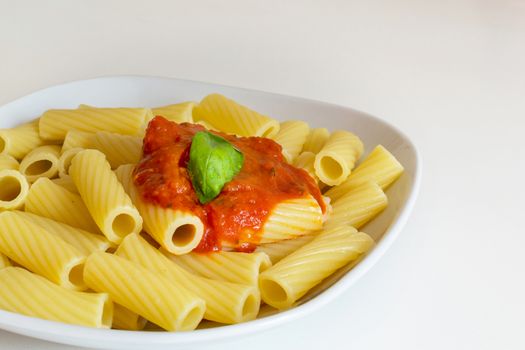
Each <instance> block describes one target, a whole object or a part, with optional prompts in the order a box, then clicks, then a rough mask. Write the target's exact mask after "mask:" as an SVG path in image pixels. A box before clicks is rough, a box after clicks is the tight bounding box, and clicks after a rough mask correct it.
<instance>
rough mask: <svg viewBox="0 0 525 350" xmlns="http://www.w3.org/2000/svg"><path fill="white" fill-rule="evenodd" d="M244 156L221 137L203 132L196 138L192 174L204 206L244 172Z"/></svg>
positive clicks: (190, 167) (191, 165)
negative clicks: (242, 170)
mask: <svg viewBox="0 0 525 350" xmlns="http://www.w3.org/2000/svg"><path fill="white" fill-rule="evenodd" d="M243 162H244V155H243V154H242V153H241V152H240V151H239V150H237V149H236V148H235V147H233V146H232V145H231V144H230V143H229V142H228V141H226V140H225V139H223V138H222V137H220V136H217V135H214V134H212V133H210V132H207V131H201V132H198V133H196V134H195V136H193V140H192V142H191V147H190V160H189V162H188V171H189V174H190V178H191V182H192V184H193V188H194V189H195V192H196V193H197V197H198V198H199V201H200V202H201V203H202V204H205V203H208V202H209V201H211V200H212V199H214V198H215V197H217V196H218V195H219V193H221V191H222V188H223V187H224V185H225V184H227V183H228V182H230V181H231V180H232V179H233V178H234V177H235V175H237V174H238V173H239V171H241V168H242V165H243Z"/></svg>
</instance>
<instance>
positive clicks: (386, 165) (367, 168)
mask: <svg viewBox="0 0 525 350" xmlns="http://www.w3.org/2000/svg"><path fill="white" fill-rule="evenodd" d="M402 173H403V166H402V165H401V163H399V162H398V160H397V159H396V158H395V157H394V156H393V155H392V154H391V153H390V152H388V150H387V149H386V148H384V147H383V146H381V145H378V146H377V147H376V148H374V150H373V151H372V152H370V154H369V155H368V156H367V157H366V159H365V160H363V162H362V163H361V164H359V165H358V166H357V168H355V170H354V171H353V172H352V173H351V174H350V176H349V177H348V179H346V181H345V182H343V183H342V184H340V185H339V186H335V187H333V188H331V189H330V190H328V191H327V192H326V193H325V195H326V196H328V197H330V198H331V199H332V200H334V201H335V200H337V199H339V198H340V197H342V196H343V195H344V194H345V193H347V192H348V191H349V190H351V189H352V188H355V187H357V186H358V185H360V184H362V183H364V182H366V181H374V182H376V183H377V184H378V185H379V186H380V187H381V188H382V189H383V190H385V189H386V188H388V186H390V184H391V183H393V182H394V181H396V180H397V178H398V177H399V176H401V174H402Z"/></svg>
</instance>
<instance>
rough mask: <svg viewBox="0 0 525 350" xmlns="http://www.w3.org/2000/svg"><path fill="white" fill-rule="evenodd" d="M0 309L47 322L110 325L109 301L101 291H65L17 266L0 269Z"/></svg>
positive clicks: (111, 317) (107, 326) (111, 314)
mask: <svg viewBox="0 0 525 350" xmlns="http://www.w3.org/2000/svg"><path fill="white" fill-rule="evenodd" d="M0 285H1V286H2V288H0V309H3V310H6V311H10V312H17V313H20V314H23V315H27V316H32V317H38V318H43V319H46V320H51V321H58V322H64V323H69V324H76V325H80V326H87V327H96V328H110V327H111V321H112V319H113V303H112V302H111V300H109V296H108V295H107V294H105V293H83V292H76V291H72V290H68V289H65V288H62V287H59V286H57V285H56V284H54V283H51V282H49V281H48V280H46V279H45V278H43V277H40V276H38V275H35V274H33V273H31V272H29V271H27V270H24V269H22V268H19V267H8V268H5V269H2V270H0Z"/></svg>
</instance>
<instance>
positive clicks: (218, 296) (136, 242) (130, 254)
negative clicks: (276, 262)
mask: <svg viewBox="0 0 525 350" xmlns="http://www.w3.org/2000/svg"><path fill="white" fill-rule="evenodd" d="M115 254H116V255H118V256H121V257H123V258H126V259H129V260H131V261H133V262H136V263H138V264H140V265H142V266H144V267H145V268H147V269H149V270H151V271H154V272H158V273H160V274H162V275H163V276H165V277H167V278H169V280H170V281H172V282H175V283H177V284H180V285H183V286H184V287H185V288H186V289H188V290H189V291H190V292H192V293H194V294H195V295H197V296H198V297H199V298H202V299H203V300H204V301H205V302H206V312H205V313H204V318H206V319H208V320H211V321H215V322H220V323H239V322H243V321H248V320H252V319H254V318H255V317H256V316H257V313H258V312H259V304H260V295H259V291H258V289H257V288H256V287H254V286H248V285H242V284H234V283H229V282H221V281H216V280H211V279H207V278H202V277H198V276H196V275H192V274H190V273H189V272H186V270H185V269H183V268H181V267H179V266H178V265H177V264H174V263H173V262H171V261H170V260H169V259H168V258H167V257H165V256H164V255H162V253H160V252H159V251H157V250H156V249H155V248H153V247H152V246H151V245H150V244H149V243H148V242H146V241H145V240H144V239H143V238H141V237H140V236H139V235H129V236H128V237H126V238H125V239H124V241H123V242H122V244H121V245H120V246H119V248H118V250H117V251H116V253H115Z"/></svg>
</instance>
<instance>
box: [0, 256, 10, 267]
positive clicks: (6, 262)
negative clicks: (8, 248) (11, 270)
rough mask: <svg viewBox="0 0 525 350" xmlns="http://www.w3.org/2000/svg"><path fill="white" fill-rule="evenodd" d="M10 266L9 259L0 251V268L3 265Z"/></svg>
mask: <svg viewBox="0 0 525 350" xmlns="http://www.w3.org/2000/svg"><path fill="white" fill-rule="evenodd" d="M8 266H11V261H10V260H9V258H8V257H7V256H5V255H4V254H2V253H0V269H3V268H5V267H8Z"/></svg>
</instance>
